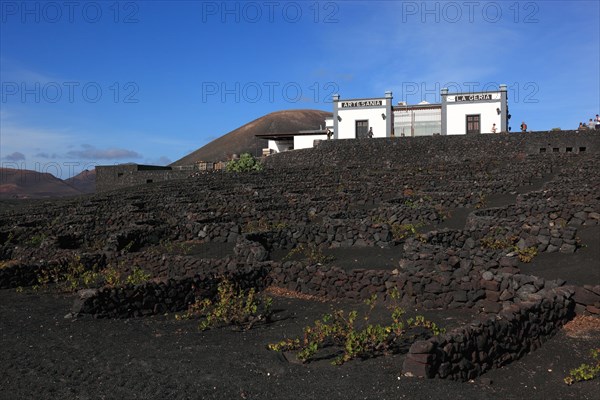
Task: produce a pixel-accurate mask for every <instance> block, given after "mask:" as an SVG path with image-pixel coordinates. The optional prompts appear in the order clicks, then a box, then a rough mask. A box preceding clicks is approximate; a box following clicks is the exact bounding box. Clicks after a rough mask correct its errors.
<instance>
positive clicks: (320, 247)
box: [0, 132, 600, 380]
mask: <svg viewBox="0 0 600 400" xmlns="http://www.w3.org/2000/svg"><path fill="white" fill-rule="evenodd" d="M542 149H546V150H543V151H542ZM554 149H558V151H555V150H554ZM599 161H600V135H599V134H597V133H595V132H587V133H585V132H578V133H577V132H548V133H532V134H513V135H495V136H491V135H484V136H475V137H428V138H402V139H365V140H343V141H341V140H340V141H329V142H323V143H321V144H320V145H319V146H317V147H316V148H315V149H309V150H300V151H293V152H288V153H282V154H278V155H274V156H270V157H268V158H267V160H266V161H265V170H264V171H262V172H260V173H249V174H227V173H218V174H217V173H215V174H206V175H202V176H196V177H193V178H188V179H179V180H170V181H166V182H162V183H153V184H144V185H142V186H138V187H134V188H127V189H120V190H118V191H113V192H106V193H101V194H96V195H93V196H83V197H78V198H72V199H65V200H57V201H41V202H24V203H23V204H22V205H21V206H20V207H17V208H12V209H11V210H5V211H1V212H0V260H1V264H0V289H7V288H17V287H19V286H32V285H35V284H37V283H38V281H39V275H40V272H41V271H45V270H49V269H52V270H61V269H63V270H64V269H68V268H69V266H72V265H73V264H74V263H76V264H77V265H80V266H82V268H83V269H84V270H89V271H100V270H102V269H104V268H107V267H113V268H116V269H117V270H119V272H120V273H121V274H122V275H126V274H129V273H131V272H132V271H133V270H134V269H135V268H142V269H143V270H145V271H146V272H148V273H149V274H150V275H151V276H152V277H153V279H152V280H150V281H148V282H146V283H143V284H140V285H135V286H134V285H124V286H117V287H104V288H92V289H86V290H82V291H81V292H80V294H79V296H77V299H76V300H75V303H74V305H73V310H72V311H73V313H75V314H78V313H82V314H91V315H94V316H95V317H110V318H127V317H142V316H146V315H153V314H162V313H165V312H176V311H181V310H184V309H185V308H186V307H187V306H188V305H189V304H191V303H193V302H194V301H195V300H196V299H198V298H204V297H213V296H215V294H216V286H217V284H218V282H219V280H220V279H221V278H223V277H227V278H228V279H230V280H231V281H233V282H235V283H237V284H239V285H240V286H241V287H242V288H256V289H258V290H262V289H264V288H266V287H269V286H275V287H280V288H285V289H288V290H292V291H297V292H300V293H304V294H309V295H314V296H319V297H323V298H327V299H347V300H350V301H363V300H365V299H368V298H370V297H371V295H372V294H377V295H378V298H379V299H380V300H381V301H386V300H387V294H388V292H389V291H390V289H393V288H397V289H398V291H399V292H400V293H401V295H402V303H403V304H404V305H405V306H406V307H410V308H414V309H463V308H464V309H470V310H473V311H474V312H476V313H477V318H476V320H475V321H473V322H472V323H470V324H468V325H466V326H463V327H461V328H457V329H454V330H452V331H449V332H447V333H444V334H442V335H439V336H434V337H431V338H430V339H428V340H424V341H418V342H415V343H414V344H413V345H412V346H411V347H410V350H409V352H408V354H407V356H406V357H405V361H404V364H403V365H402V366H400V365H399V366H398V367H399V369H400V368H402V370H403V372H404V373H405V374H407V375H413V376H421V377H430V378H433V377H438V378H451V379H457V380H467V379H472V378H474V377H476V376H479V375H481V374H482V373H484V372H485V371H487V370H489V369H490V368H494V367H499V366H502V365H505V364H507V363H509V362H511V361H513V360H516V359H518V358H520V357H523V356H524V355H526V354H527V353H528V352H530V351H533V350H535V349H536V348H538V347H540V346H541V345H542V344H543V342H544V341H545V340H547V339H548V338H549V337H551V336H553V335H554V334H555V333H556V332H557V330H558V329H560V327H561V326H562V325H563V324H564V323H565V322H567V321H569V320H570V319H571V318H572V317H573V315H574V314H575V313H587V314H600V276H599V273H600V271H599V269H598V265H595V266H594V265H590V266H589V279H586V281H585V282H579V281H571V280H570V279H571V278H572V277H571V276H570V275H569V274H568V273H566V274H565V276H564V277H562V279H552V280H549V279H544V278H543V277H541V276H537V275H528V274H524V273H522V271H521V266H522V265H523V262H524V261H527V260H528V259H531V258H534V257H536V256H539V255H543V254H556V255H560V256H561V257H565V259H566V260H569V257H576V256H577V254H578V253H579V252H582V251H586V250H587V247H586V246H588V247H589V246H597V245H598V243H582V242H581V240H580V238H579V233H580V232H582V231H584V230H588V231H590V230H591V231H593V232H596V236H595V237H598V235H597V233H598V229H600V190H599V189H600V174H599V173H598V168H597V165H598V162H599ZM333 251H337V252H338V253H333V254H338V255H339V254H344V252H351V253H352V254H353V255H356V257H358V258H359V264H360V266H359V267H358V268H357V267H356V265H351V266H350V265H348V264H346V263H344V261H343V257H340V259H338V260H336V259H333V260H332V259H331V257H327V254H329V252H333ZM380 251H385V254H386V255H390V256H392V257H393V259H394V261H393V262H390V261H389V260H388V259H383V258H381V256H378V255H377V254H379V253H378V252H380ZM378 257H380V258H379V259H378ZM565 268H566V270H568V266H565Z"/></svg>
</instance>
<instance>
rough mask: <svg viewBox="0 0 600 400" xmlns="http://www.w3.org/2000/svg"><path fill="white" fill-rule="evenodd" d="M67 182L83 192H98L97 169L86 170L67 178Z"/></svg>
mask: <svg viewBox="0 0 600 400" xmlns="http://www.w3.org/2000/svg"><path fill="white" fill-rule="evenodd" d="M65 182H66V183H67V184H69V185H70V186H72V187H74V188H75V189H77V190H79V191H80V192H82V193H95V192H96V170H95V169H92V170H87V169H86V170H85V171H83V172H81V173H80V174H78V175H75V176H74V177H72V178H69V179H65Z"/></svg>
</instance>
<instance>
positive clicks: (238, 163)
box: [225, 153, 263, 172]
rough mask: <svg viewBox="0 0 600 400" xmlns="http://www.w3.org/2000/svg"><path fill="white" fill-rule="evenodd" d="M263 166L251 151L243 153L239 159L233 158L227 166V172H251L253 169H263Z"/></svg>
mask: <svg viewBox="0 0 600 400" xmlns="http://www.w3.org/2000/svg"><path fill="white" fill-rule="evenodd" d="M262 169H263V166H262V164H261V163H260V161H258V160H257V159H256V158H254V156H253V155H252V154H250V153H243V154H242V155H241V156H240V158H239V159H237V160H231V161H229V162H228V163H227V165H226V166H225V171H227V172H251V171H262Z"/></svg>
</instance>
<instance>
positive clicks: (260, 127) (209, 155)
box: [171, 110, 332, 166]
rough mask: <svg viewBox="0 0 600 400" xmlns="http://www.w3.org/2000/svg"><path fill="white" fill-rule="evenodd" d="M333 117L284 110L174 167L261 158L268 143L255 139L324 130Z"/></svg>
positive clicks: (230, 135)
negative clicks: (240, 157)
mask: <svg viewBox="0 0 600 400" xmlns="http://www.w3.org/2000/svg"><path fill="white" fill-rule="evenodd" d="M331 115H332V114H331V113H330V112H326V111H321V110H284V111H276V112H273V113H270V114H267V115H265V116H263V117H260V118H258V119H255V120H254V121H252V122H249V123H247V124H246V125H243V126H241V127H239V128H237V129H235V130H233V131H231V132H229V133H227V134H226V135H223V136H221V137H220V138H218V139H215V140H213V141H212V142H210V143H208V144H206V145H205V146H203V147H201V148H199V149H198V150H196V151H194V152H192V153H190V154H188V155H187V156H185V157H183V158H181V159H179V160H177V161H175V162H174V163H172V164H171V165H174V166H178V165H190V164H194V163H195V162H198V161H212V162H216V161H224V160H227V159H228V158H230V157H231V155H232V154H242V153H250V154H253V155H254V156H260V155H261V152H262V149H263V148H264V147H267V141H266V140H264V139H258V138H256V137H255V136H254V135H257V134H264V133H292V132H298V131H301V130H310V129H320V128H324V127H325V118H331Z"/></svg>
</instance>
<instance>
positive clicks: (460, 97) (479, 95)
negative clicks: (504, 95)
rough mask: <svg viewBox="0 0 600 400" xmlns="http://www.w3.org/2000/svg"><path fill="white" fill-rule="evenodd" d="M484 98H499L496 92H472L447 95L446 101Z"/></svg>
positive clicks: (482, 99)
mask: <svg viewBox="0 0 600 400" xmlns="http://www.w3.org/2000/svg"><path fill="white" fill-rule="evenodd" d="M485 100H500V97H499V95H498V94H497V93H472V94H457V95H456V96H448V100H447V101H456V102H459V101H485Z"/></svg>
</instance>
